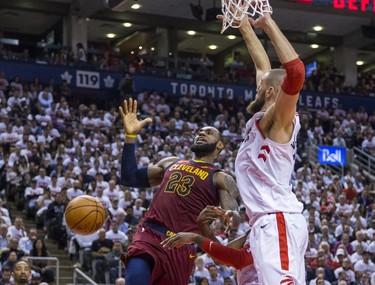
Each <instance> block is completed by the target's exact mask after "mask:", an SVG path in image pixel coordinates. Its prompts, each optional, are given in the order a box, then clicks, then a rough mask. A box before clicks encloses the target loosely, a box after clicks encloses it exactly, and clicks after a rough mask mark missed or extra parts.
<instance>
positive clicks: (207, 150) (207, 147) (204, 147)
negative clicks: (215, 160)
mask: <svg viewBox="0 0 375 285" xmlns="http://www.w3.org/2000/svg"><path fill="white" fill-rule="evenodd" d="M216 146H217V142H216V143H210V144H195V143H194V144H193V145H191V147H190V150H191V151H192V152H194V154H195V156H197V157H203V156H206V155H209V154H211V153H213V152H214V150H215V149H216Z"/></svg>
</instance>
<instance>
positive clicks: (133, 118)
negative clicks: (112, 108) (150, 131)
mask: <svg viewBox="0 0 375 285" xmlns="http://www.w3.org/2000/svg"><path fill="white" fill-rule="evenodd" d="M119 111H120V115H121V118H122V123H123V125H124V129H125V132H126V134H128V135H135V134H137V133H138V132H139V131H140V130H141V129H142V128H143V126H144V125H146V124H147V123H151V122H152V119H151V118H146V119H144V120H142V121H140V120H138V118H137V100H134V101H133V99H132V98H130V99H129V100H128V101H127V100H124V108H122V107H121V106H120V107H119Z"/></svg>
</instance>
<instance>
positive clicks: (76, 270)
mask: <svg viewBox="0 0 375 285" xmlns="http://www.w3.org/2000/svg"><path fill="white" fill-rule="evenodd" d="M121 273H122V262H121V260H119V261H118V276H117V277H121V276H122V274H121ZM104 274H105V275H106V276H105V279H106V283H108V284H109V275H108V273H104ZM78 275H80V276H81V277H83V278H84V279H85V280H86V281H87V282H88V283H90V284H91V285H98V283H96V282H95V281H94V280H92V279H91V278H90V277H89V276H87V275H86V274H85V273H84V272H82V271H81V270H80V269H78V268H75V269H74V271H73V284H74V285H78V284H80V283H77V278H78ZM56 285H57V284H56Z"/></svg>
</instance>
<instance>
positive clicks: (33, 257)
mask: <svg viewBox="0 0 375 285" xmlns="http://www.w3.org/2000/svg"><path fill="white" fill-rule="evenodd" d="M27 259H28V260H52V261H56V278H55V284H56V285H59V283H60V261H59V259H58V258H57V257H37V256H28V257H27Z"/></svg>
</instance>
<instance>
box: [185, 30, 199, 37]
mask: <svg viewBox="0 0 375 285" xmlns="http://www.w3.org/2000/svg"><path fill="white" fill-rule="evenodd" d="M196 33H197V32H196V31H187V34H188V35H189V36H194V35H195V34H196Z"/></svg>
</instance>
